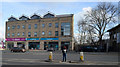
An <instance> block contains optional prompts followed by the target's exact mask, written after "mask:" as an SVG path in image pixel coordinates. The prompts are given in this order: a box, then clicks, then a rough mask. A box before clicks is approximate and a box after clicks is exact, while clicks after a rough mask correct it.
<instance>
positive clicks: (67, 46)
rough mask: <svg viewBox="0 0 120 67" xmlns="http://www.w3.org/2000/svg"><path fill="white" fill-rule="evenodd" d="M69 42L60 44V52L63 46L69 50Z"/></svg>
mask: <svg viewBox="0 0 120 67" xmlns="http://www.w3.org/2000/svg"><path fill="white" fill-rule="evenodd" d="M69 45H70V42H61V50H63V48H64V46H65V47H66V48H67V49H69Z"/></svg>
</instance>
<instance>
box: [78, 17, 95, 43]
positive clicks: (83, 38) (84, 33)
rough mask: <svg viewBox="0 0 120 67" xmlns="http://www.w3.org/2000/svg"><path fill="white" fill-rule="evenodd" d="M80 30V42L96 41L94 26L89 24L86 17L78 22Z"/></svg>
mask: <svg viewBox="0 0 120 67" xmlns="http://www.w3.org/2000/svg"><path fill="white" fill-rule="evenodd" d="M77 25H78V32H79V36H78V37H79V43H80V44H85V43H87V44H90V43H92V42H94V41H95V35H94V32H95V30H94V28H92V27H90V26H89V23H88V22H87V21H86V20H85V19H83V18H82V19H81V20H79V22H78V23H77Z"/></svg>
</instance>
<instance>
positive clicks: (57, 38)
mask: <svg viewBox="0 0 120 67" xmlns="http://www.w3.org/2000/svg"><path fill="white" fill-rule="evenodd" d="M41 40H59V38H41Z"/></svg>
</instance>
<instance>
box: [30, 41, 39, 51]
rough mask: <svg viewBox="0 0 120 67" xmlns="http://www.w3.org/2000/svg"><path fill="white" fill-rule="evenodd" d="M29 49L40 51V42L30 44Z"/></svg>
mask: <svg viewBox="0 0 120 67" xmlns="http://www.w3.org/2000/svg"><path fill="white" fill-rule="evenodd" d="M29 49H37V50H39V49H40V42H29Z"/></svg>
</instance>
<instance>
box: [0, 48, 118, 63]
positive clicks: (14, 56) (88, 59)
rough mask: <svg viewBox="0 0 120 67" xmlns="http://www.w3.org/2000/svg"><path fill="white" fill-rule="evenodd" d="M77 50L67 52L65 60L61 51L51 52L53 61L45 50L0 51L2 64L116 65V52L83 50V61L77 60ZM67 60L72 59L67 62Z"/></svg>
mask: <svg viewBox="0 0 120 67" xmlns="http://www.w3.org/2000/svg"><path fill="white" fill-rule="evenodd" d="M79 56H80V55H79V52H68V53H67V62H61V61H62V53H61V51H55V52H53V62H45V60H48V57H49V52H47V51H27V52H25V53H22V52H21V53H12V52H10V51H9V50H3V51H2V64H3V65H117V64H118V53H115V52H113V53H104V52H84V59H85V61H84V62H78V61H79ZM69 61H73V62H72V63H69Z"/></svg>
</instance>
